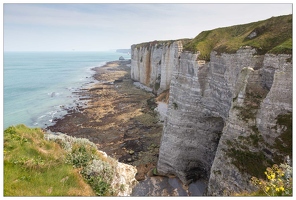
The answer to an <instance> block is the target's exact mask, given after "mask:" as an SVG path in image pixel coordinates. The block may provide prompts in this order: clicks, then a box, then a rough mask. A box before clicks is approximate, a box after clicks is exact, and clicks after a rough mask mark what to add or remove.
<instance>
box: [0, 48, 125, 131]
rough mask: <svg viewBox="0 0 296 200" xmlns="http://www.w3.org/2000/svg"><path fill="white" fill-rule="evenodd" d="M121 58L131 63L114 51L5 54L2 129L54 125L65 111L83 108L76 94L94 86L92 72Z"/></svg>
mask: <svg viewBox="0 0 296 200" xmlns="http://www.w3.org/2000/svg"><path fill="white" fill-rule="evenodd" d="M121 56H122V57H123V58H125V59H130V55H129V54H127V53H118V52H116V51H106V52H76V51H72V52H4V54H3V63H4V66H3V79H4V80H3V128H4V129H6V128H7V127H9V126H15V125H17V124H25V125H26V126H28V127H32V128H33V127H40V128H45V127H47V126H49V125H53V123H54V121H53V119H54V118H60V117H62V116H63V115H65V114H66V113H67V109H68V108H73V107H75V106H77V105H78V104H83V102H81V101H78V100H79V97H78V96H77V95H75V92H77V91H79V90H80V89H85V88H87V87H90V85H91V84H94V82H95V80H94V79H93V77H92V75H93V74H94V73H95V72H94V71H93V70H92V68H94V67H100V66H103V65H104V64H106V62H108V61H114V60H118V59H119V57H121ZM84 104H85V102H84ZM81 106H83V105H81Z"/></svg>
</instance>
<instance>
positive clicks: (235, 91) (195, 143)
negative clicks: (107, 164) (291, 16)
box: [132, 42, 292, 195]
mask: <svg viewBox="0 0 296 200" xmlns="http://www.w3.org/2000/svg"><path fill="white" fill-rule="evenodd" d="M173 44H174V45H171V46H170V47H165V46H162V47H161V49H162V50H161V49H160V48H158V49H157V48H156V47H153V48H152V49H150V50H149V49H148V50H147V48H146V49H145V48H143V49H141V48H140V49H135V48H134V49H133V56H134V57H133V58H132V72H133V73H134V75H132V77H133V78H134V79H136V80H139V81H140V82H142V83H146V85H149V84H150V86H151V85H152V86H153V84H154V83H155V82H156V81H157V78H156V77H158V76H159V73H160V75H161V76H160V77H161V80H160V81H161V84H160V88H159V91H161V90H164V89H168V84H167V82H166V81H164V80H165V79H166V80H169V79H171V82H170V84H169V85H170V86H169V89H170V98H169V104H168V110H167V114H166V116H167V117H166V119H165V124H164V131H163V136H162V141H161V147H160V153H159V160H158V166H157V169H158V172H159V173H160V174H164V175H170V174H172V175H176V176H178V177H179V178H180V179H181V180H182V181H183V182H184V183H187V184H188V183H190V182H192V181H194V180H196V179H199V178H206V179H208V180H209V184H208V189H207V191H208V192H207V193H208V195H232V194H233V193H235V192H241V191H243V190H246V191H250V190H252V189H253V188H252V186H251V185H250V183H249V180H250V178H251V176H257V177H258V176H260V173H262V174H263V172H262V170H264V169H265V168H266V166H268V165H270V164H273V163H279V162H282V161H283V160H284V157H285V156H287V155H290V156H291V153H292V150H291V146H292V141H291V140H290V139H292V128H291V127H292V124H291V121H292V62H291V55H271V54H266V55H256V51H255V50H254V49H251V48H242V49H239V50H238V51H237V53H235V54H223V53H222V54H221V55H217V54H216V53H215V52H212V54H211V59H210V62H207V63H204V62H202V61H200V60H198V54H192V53H190V52H183V53H180V51H177V46H178V43H176V42H174V43H173ZM148 51H149V53H148ZM171 51H174V53H169V52H171ZM165 55H171V56H168V57H167V59H164V57H165ZM140 57H141V58H142V59H144V60H146V61H145V63H150V65H151V66H153V67H152V68H153V70H150V71H149V70H146V71H145V69H144V71H143V69H142V68H147V65H143V64H142V65H141V62H140V64H139V63H137V64H136V63H135V62H139V60H140V59H139V58H140ZM149 57H150V59H151V61H149V62H148V61H147V59H148V58H149ZM160 58H161V64H160V63H159V59H160ZM170 59H171V60H170ZM169 60H170V61H169ZM151 63H154V64H151ZM155 63H156V64H155ZM157 63H158V65H157ZM163 66H166V67H163ZM152 68H151V69H152ZM154 68H155V69H154ZM147 71H149V72H150V75H149V78H150V79H145V76H146V75H147V74H145V73H146V72H147ZM152 72H153V73H152ZM154 72H155V73H156V74H155V73H154ZM146 77H147V76H146ZM151 77H154V78H151ZM164 77H166V78H164ZM170 77H171V78H170ZM148 80H149V81H148ZM162 81H163V82H162ZM154 89H155V88H154ZM287 138H288V139H287Z"/></svg>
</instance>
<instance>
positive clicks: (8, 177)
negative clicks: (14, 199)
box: [4, 125, 123, 196]
mask: <svg viewBox="0 0 296 200" xmlns="http://www.w3.org/2000/svg"><path fill="white" fill-rule="evenodd" d="M116 166H117V162H116V161H115V160H113V159H112V158H110V157H106V156H104V155H103V154H102V153H101V152H99V151H97V148H96V145H95V144H93V143H92V142H90V141H89V140H87V139H80V138H73V137H70V136H67V135H64V134H60V135H54V134H44V132H43V131H42V130H41V129H38V128H35V129H30V128H28V127H26V126H25V125H18V126H15V127H14V126H11V127H9V128H7V129H6V130H5V131H4V195H5V196H95V195H98V196H110V195H117V193H118V192H119V190H121V189H120V188H123V187H122V186H121V187H120V188H119V187H118V188H115V186H114V185H111V184H112V183H113V178H114V174H115V168H116ZM87 183H88V184H87Z"/></svg>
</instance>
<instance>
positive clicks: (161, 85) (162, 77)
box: [131, 41, 183, 94]
mask: <svg viewBox="0 0 296 200" xmlns="http://www.w3.org/2000/svg"><path fill="white" fill-rule="evenodd" d="M182 48H183V46H182V42H181V41H175V42H172V43H171V44H169V45H164V44H163V43H161V42H155V43H151V44H149V45H143V46H140V47H137V45H133V46H132V47H131V78H132V79H133V80H135V81H139V82H140V83H142V84H145V85H146V86H148V87H151V88H152V89H153V92H154V93H156V94H159V93H161V92H162V91H164V90H166V89H169V87H170V82H171V78H172V72H173V69H174V68H176V67H177V66H178V64H179V55H180V52H181V51H182Z"/></svg>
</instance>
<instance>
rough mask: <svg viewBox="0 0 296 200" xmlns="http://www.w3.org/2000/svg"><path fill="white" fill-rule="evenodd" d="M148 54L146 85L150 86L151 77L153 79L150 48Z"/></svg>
mask: <svg viewBox="0 0 296 200" xmlns="http://www.w3.org/2000/svg"><path fill="white" fill-rule="evenodd" d="M147 51H148V53H147V56H146V65H145V67H146V81H145V85H146V86H149V83H150V77H151V50H150V49H149V48H148V50H147Z"/></svg>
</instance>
